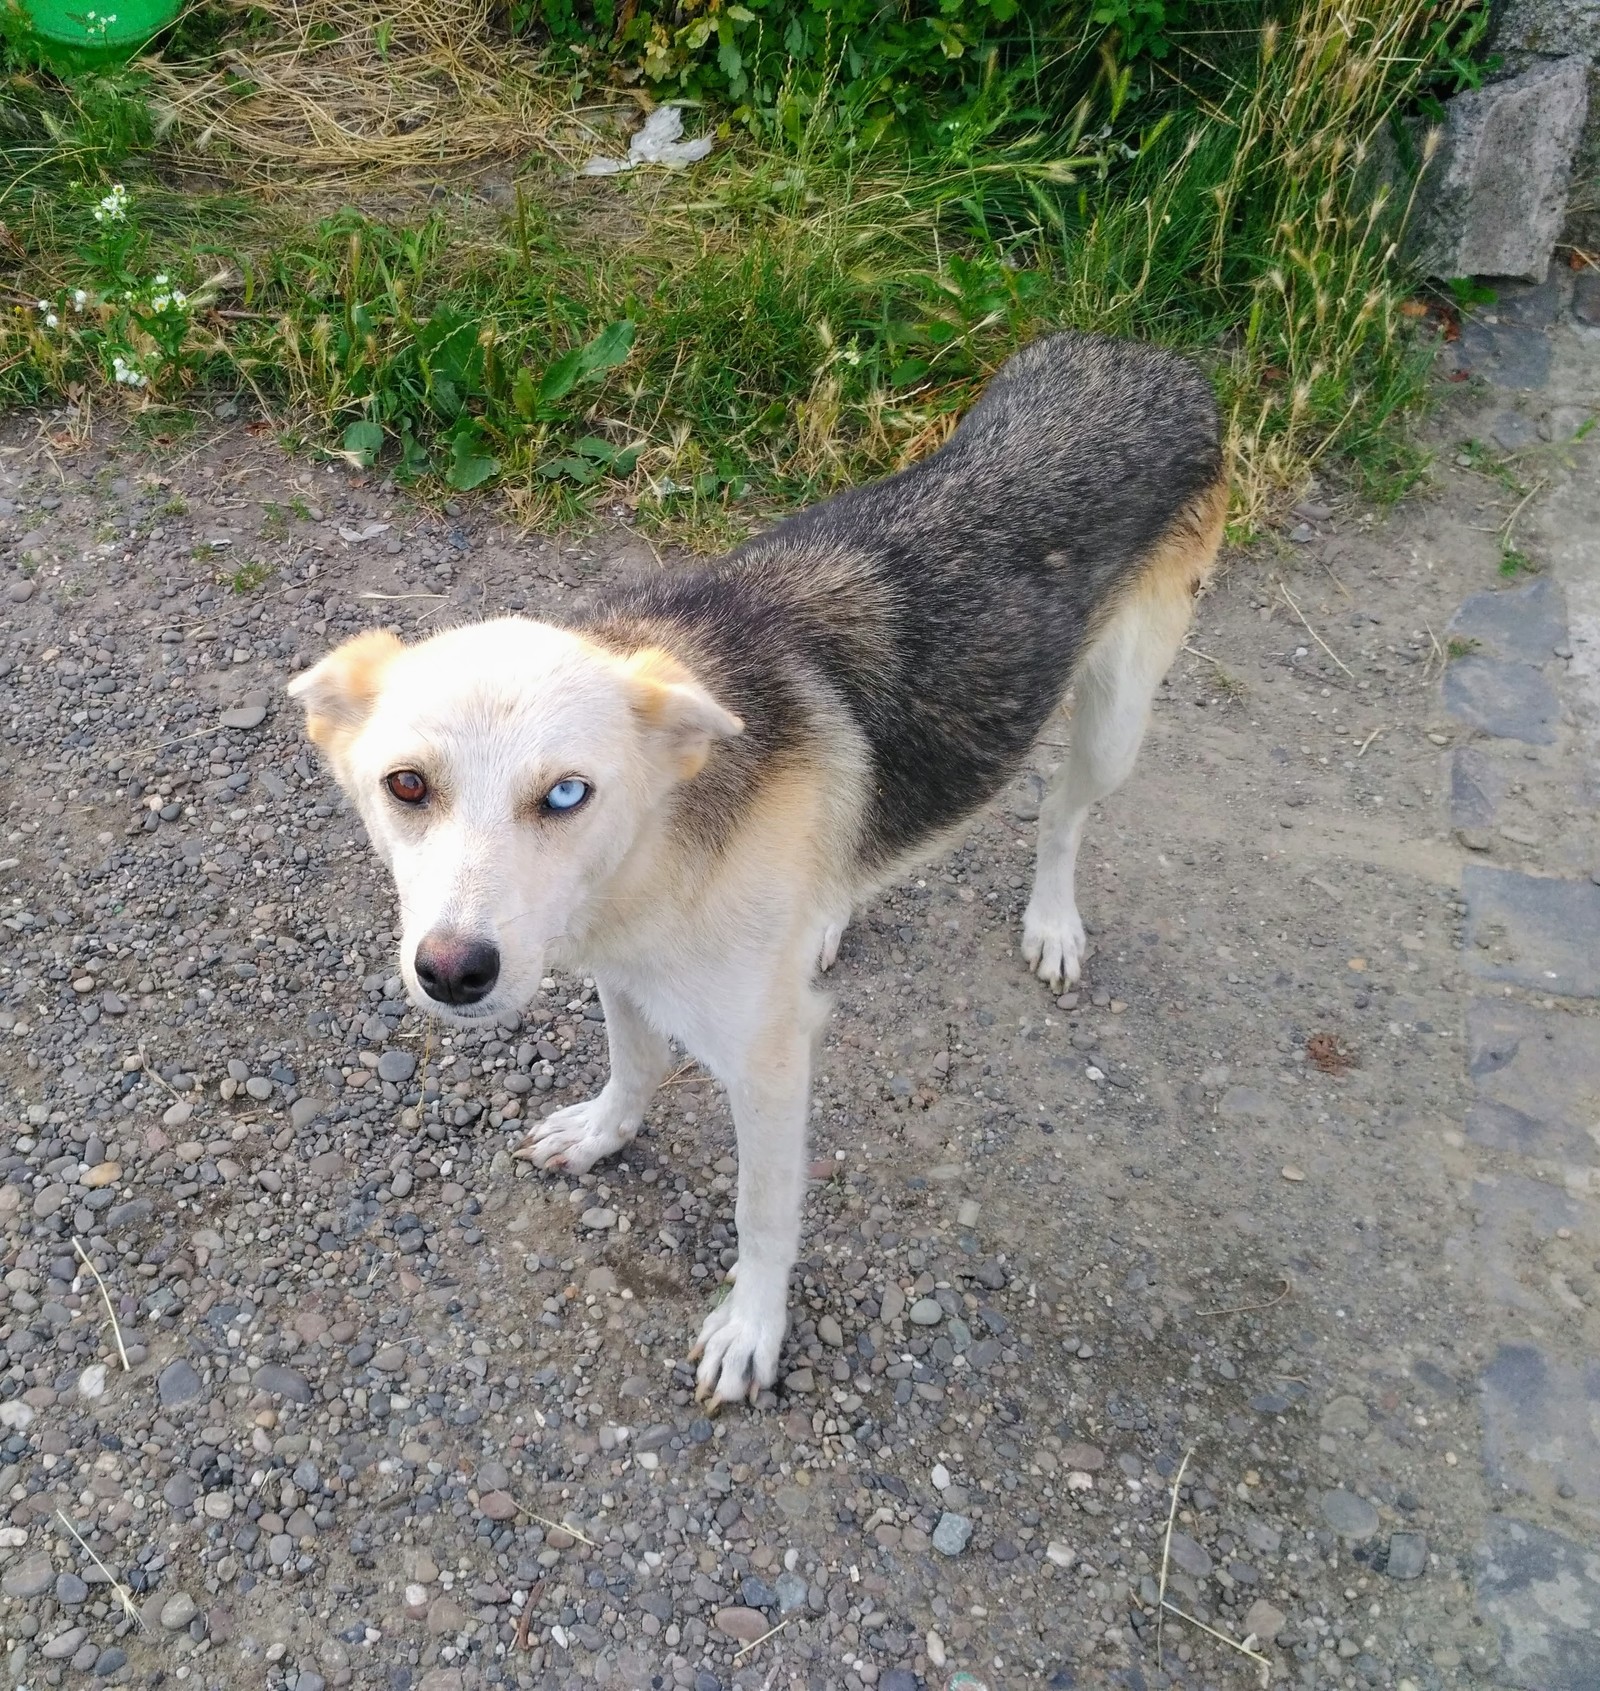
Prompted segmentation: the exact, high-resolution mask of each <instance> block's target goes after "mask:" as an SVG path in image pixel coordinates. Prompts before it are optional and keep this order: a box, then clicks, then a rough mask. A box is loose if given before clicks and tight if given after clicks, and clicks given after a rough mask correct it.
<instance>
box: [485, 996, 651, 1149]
mask: <svg viewBox="0 0 1600 1691" xmlns="http://www.w3.org/2000/svg"><path fill="white" fill-rule="evenodd" d="M598 985H599V991H600V1008H601V1009H602V1010H604V1011H605V1017H606V1040H607V1043H608V1044H609V1046H610V1048H611V1078H610V1079H609V1080H607V1082H606V1083H605V1085H604V1086H603V1087H602V1088H601V1089H600V1091H599V1093H598V1094H597V1095H596V1096H595V1097H593V1098H587V1099H585V1100H584V1102H583V1103H581V1104H569V1105H568V1106H567V1107H566V1108H565V1109H564V1110H556V1111H554V1112H553V1113H552V1114H550V1115H548V1116H546V1117H545V1118H544V1120H543V1121H541V1122H538V1123H537V1124H536V1125H535V1126H534V1128H533V1130H532V1131H531V1132H530V1133H529V1134H528V1137H527V1138H526V1139H524V1140H523V1142H522V1143H521V1144H520V1145H519V1146H518V1147H517V1150H516V1155H517V1156H519V1157H527V1158H528V1159H529V1160H530V1161H531V1162H535V1163H537V1164H538V1165H539V1167H540V1168H550V1169H565V1170H566V1172H567V1173H568V1174H587V1173H588V1172H589V1170H590V1169H591V1168H593V1167H594V1165H595V1164H596V1163H597V1162H599V1160H600V1159H601V1158H602V1157H609V1156H610V1155H611V1154H612V1153H613V1152H614V1151H620V1150H621V1149H622V1148H623V1146H625V1145H627V1144H630V1143H631V1142H632V1140H633V1137H634V1135H635V1134H636V1133H637V1132H638V1131H639V1127H640V1124H641V1123H642V1122H643V1121H644V1113H645V1111H646V1110H647V1109H648V1108H649V1107H650V1100H651V1099H652V1098H653V1097H654V1096H655V1092H656V1088H657V1087H658V1086H660V1084H661V1082H662V1079H663V1077H664V1076H665V1075H666V1072H667V1064H668V1062H669V1060H670V1058H671V1055H672V1053H671V1051H670V1050H669V1048H668V1046H667V1042H666V1040H665V1038H664V1037H663V1036H662V1035H661V1034H660V1033H659V1032H658V1031H657V1030H656V1029H655V1028H654V1027H652V1026H651V1025H650V1023H649V1022H648V1021H646V1020H645V1018H644V1015H643V1013H642V1012H641V1011H640V1009H639V1007H638V1005H637V1004H635V1003H634V1002H633V1000H632V999H631V998H629V997H628V995H627V994H626V993H623V992H618V991H616V990H615V989H614V988H609V987H607V986H606V985H605V983H604V982H603V981H602V982H599V983H598Z"/></svg>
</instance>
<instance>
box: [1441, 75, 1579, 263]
mask: <svg viewBox="0 0 1600 1691" xmlns="http://www.w3.org/2000/svg"><path fill="white" fill-rule="evenodd" d="M1588 101H1589V89H1588V66H1587V65H1586V64H1585V62H1584V61H1583V59H1582V58H1579V57H1576V56H1573V57H1570V58H1559V59H1548V60H1539V61H1536V62H1535V63H1533V64H1531V65H1529V66H1528V68H1527V69H1525V70H1523V71H1521V72H1520V73H1519V74H1517V75H1515V76H1508V77H1505V78H1503V79H1501V80H1500V81H1498V82H1492V83H1488V84H1486V85H1485V86H1484V87H1482V88H1471V89H1468V90H1466V91H1465V92H1464V93H1461V94H1457V95H1456V96H1455V97H1454V98H1453V99H1451V100H1449V101H1447V102H1446V104H1445V128H1444V142H1443V145H1442V146H1441V147H1440V149H1439V154H1438V156H1437V158H1436V159H1435V160H1434V162H1433V164H1432V165H1431V166H1430V167H1429V169H1428V172H1427V174H1426V176H1425V177H1424V179H1423V186H1422V191H1421V196H1420V200H1421V205H1420V212H1419V217H1418V231H1419V233H1418V250H1419V253H1420V254H1421V257H1422V260H1423V263H1424V265H1425V266H1426V268H1427V269H1428V271H1429V272H1430V274H1432V275H1435V276H1443V277H1450V276H1521V277H1526V278H1527V279H1528V280H1529V281H1533V282H1538V281H1541V280H1543V278H1544V276H1545V273H1546V270H1547V268H1548V266H1549V263H1550V256H1551V253H1552V252H1553V251H1554V248H1555V244H1556V241H1557V240H1558V239H1559V237H1560V234H1561V226H1562V223H1563V222H1564V221H1565V218H1566V209H1567V189H1568V184H1569V182H1570V179H1571V175H1572V161H1573V156H1574V154H1575V153H1576V151H1577V147H1578V137H1579V136H1580V134H1581V133H1582V131H1583V123H1584V117H1585V115H1586V113H1587V111H1588Z"/></svg>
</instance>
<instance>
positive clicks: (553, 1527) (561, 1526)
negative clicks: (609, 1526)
mask: <svg viewBox="0 0 1600 1691" xmlns="http://www.w3.org/2000/svg"><path fill="white" fill-rule="evenodd" d="M511 1501H512V1502H513V1503H517V1500H516V1499H515V1498H512V1500H511ZM517 1508H518V1510H519V1511H520V1512H521V1513H522V1514H524V1515H526V1516H527V1517H528V1519H529V1520H530V1521H537V1522H538V1523H539V1525H540V1526H541V1527H548V1528H549V1529H550V1531H551V1532H564V1533H566V1534H568V1535H569V1536H570V1537H572V1538H575V1539H577V1541H578V1542H579V1543H580V1544H587V1545H588V1546H589V1548H590V1549H591V1550H598V1549H599V1548H600V1546H599V1545H598V1544H596V1543H595V1541H594V1540H593V1539H592V1538H589V1537H588V1536H587V1535H586V1534H584V1533H581V1532H579V1531H578V1529H577V1528H576V1527H569V1526H568V1525H567V1523H566V1522H565V1521H551V1520H547V1519H546V1518H545V1517H544V1516H543V1515H536V1514H534V1512H533V1511H532V1510H531V1509H529V1508H526V1507H525V1506H524V1505H523V1504H521V1503H517Z"/></svg>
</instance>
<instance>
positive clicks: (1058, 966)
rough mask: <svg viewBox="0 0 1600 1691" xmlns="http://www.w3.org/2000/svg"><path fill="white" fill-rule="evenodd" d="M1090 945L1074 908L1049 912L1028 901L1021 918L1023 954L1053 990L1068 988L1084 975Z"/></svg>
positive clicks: (1034, 970) (1035, 901) (1036, 901)
mask: <svg viewBox="0 0 1600 1691" xmlns="http://www.w3.org/2000/svg"><path fill="white" fill-rule="evenodd" d="M1088 948H1089V942H1088V939H1087V937H1086V936H1085V934H1084V931H1083V923H1082V921H1081V920H1080V919H1079V916H1078V911H1077V908H1076V906H1074V905H1070V904H1069V905H1068V906H1067V908H1066V909H1065V910H1064V911H1062V910H1050V909H1047V908H1045V907H1044V906H1042V905H1041V904H1040V903H1039V901H1038V900H1037V899H1030V900H1029V901H1028V908H1027V911H1026V913H1025V914H1024V915H1023V918H1022V955H1023V957H1024V958H1026V959H1027V963H1028V967H1029V968H1030V969H1032V970H1033V972H1034V973H1035V974H1036V975H1037V976H1038V977H1039V979H1040V980H1042V981H1045V982H1046V983H1048V985H1049V986H1050V987H1051V988H1052V989H1053V990H1059V989H1060V988H1061V987H1062V986H1063V985H1069V986H1070V985H1071V984H1072V982H1073V981H1075V980H1077V978H1078V976H1079V975H1081V974H1082V973H1083V960H1084V957H1085V955H1086V954H1087V952H1088Z"/></svg>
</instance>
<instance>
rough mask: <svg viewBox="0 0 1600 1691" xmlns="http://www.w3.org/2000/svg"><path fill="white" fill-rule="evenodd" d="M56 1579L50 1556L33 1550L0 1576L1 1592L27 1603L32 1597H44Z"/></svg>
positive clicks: (41, 1551)
mask: <svg viewBox="0 0 1600 1691" xmlns="http://www.w3.org/2000/svg"><path fill="white" fill-rule="evenodd" d="M55 1578H56V1571H55V1569H54V1568H52V1567H51V1566H50V1558H49V1556H48V1555H47V1554H46V1553H45V1552H44V1551H43V1550H32V1551H29V1553H28V1554H27V1555H26V1556H23V1557H22V1558H21V1559H20V1560H18V1561H15V1562H13V1563H12V1564H11V1565H10V1567H8V1568H7V1569H6V1571H5V1573H4V1574H3V1575H0V1592H3V1593H4V1594H5V1595H6V1596H7V1597H16V1598H18V1599H20V1600H21V1601H23V1602H26V1601H27V1600H28V1599H29V1598H30V1597H43V1596H44V1594H45V1592H47V1591H48V1590H49V1589H50V1587H51V1586H52V1585H54V1584H55Z"/></svg>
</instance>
